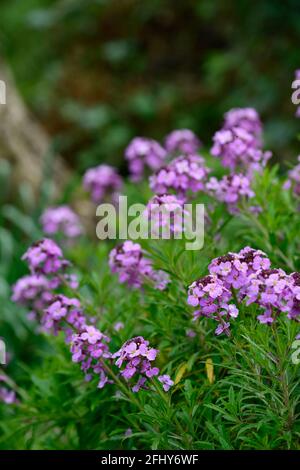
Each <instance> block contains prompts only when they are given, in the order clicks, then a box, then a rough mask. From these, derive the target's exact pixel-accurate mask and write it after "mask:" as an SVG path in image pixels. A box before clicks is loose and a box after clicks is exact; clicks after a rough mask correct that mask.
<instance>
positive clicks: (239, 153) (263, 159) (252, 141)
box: [211, 127, 272, 176]
mask: <svg viewBox="0 0 300 470" xmlns="http://www.w3.org/2000/svg"><path fill="white" fill-rule="evenodd" d="M213 142H214V144H213V147H212V148H211V154H212V155H213V156H214V157H219V158H220V159H221V162H222V165H224V166H225V167H228V168H230V170H231V171H237V170H240V171H246V172H247V175H248V176H252V174H253V172H255V171H258V172H259V171H261V169H262V168H264V167H265V166H266V163H267V161H268V160H269V159H270V158H271V156H272V153H271V152H269V151H266V152H264V151H262V150H261V149H260V148H259V147H258V146H257V139H256V137H255V136H254V135H253V134H251V133H249V132H248V131H247V130H246V129H244V128H243V127H232V128H230V129H221V130H220V131H218V132H216V133H215V135H214V137H213Z"/></svg>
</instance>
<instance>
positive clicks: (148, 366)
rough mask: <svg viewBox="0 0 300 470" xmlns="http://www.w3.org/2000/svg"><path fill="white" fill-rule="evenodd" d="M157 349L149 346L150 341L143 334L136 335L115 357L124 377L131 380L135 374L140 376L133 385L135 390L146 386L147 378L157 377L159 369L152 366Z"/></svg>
mask: <svg viewBox="0 0 300 470" xmlns="http://www.w3.org/2000/svg"><path fill="white" fill-rule="evenodd" d="M157 353H158V351H157V349H154V348H151V347H149V341H146V340H145V339H144V338H143V337H142V336H136V337H135V338H132V339H130V340H128V341H126V343H124V344H123V346H122V347H121V349H120V350H119V351H117V352H116V353H115V354H114V355H113V358H117V360H116V362H115V364H116V366H117V367H119V368H120V369H121V367H122V366H123V365H125V367H124V368H123V370H122V371H121V375H122V377H123V378H124V379H125V380H127V381H129V380H131V379H132V378H133V377H134V376H138V381H137V383H136V384H135V385H134V386H133V387H132V391H133V392H138V391H139V390H140V388H145V383H146V381H147V378H152V377H155V376H157V375H158V374H159V369H158V368H157V367H153V366H152V362H153V361H154V360H155V358H156V356H157Z"/></svg>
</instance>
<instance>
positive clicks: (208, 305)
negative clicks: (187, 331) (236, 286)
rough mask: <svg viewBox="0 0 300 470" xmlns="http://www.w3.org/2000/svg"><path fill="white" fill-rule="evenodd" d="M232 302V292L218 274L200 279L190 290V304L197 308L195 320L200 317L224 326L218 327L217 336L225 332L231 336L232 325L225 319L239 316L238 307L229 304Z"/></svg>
mask: <svg viewBox="0 0 300 470" xmlns="http://www.w3.org/2000/svg"><path fill="white" fill-rule="evenodd" d="M231 300H232V293H231V291H230V290H229V289H228V288H227V287H226V286H225V283H223V281H222V280H221V279H219V278H218V276H217V275H216V274H210V275H208V276H205V277H203V278H201V279H198V280H197V281H195V282H193V283H192V284H191V286H190V287H189V290H188V300H187V302H188V304H189V305H191V306H192V307H197V310H196V311H195V312H194V320H197V318H198V317H200V316H204V317H208V318H212V319H214V320H216V321H217V322H219V323H220V325H223V326H218V328H217V330H216V334H221V333H222V332H223V331H225V333H226V334H229V326H230V323H229V322H226V321H225V319H226V320H229V319H230V318H236V317H237V316H238V309H237V307H236V306H235V305H234V304H230V303H229V302H230V301H231ZM222 328H223V329H222Z"/></svg>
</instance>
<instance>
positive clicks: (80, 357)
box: [71, 325, 111, 388]
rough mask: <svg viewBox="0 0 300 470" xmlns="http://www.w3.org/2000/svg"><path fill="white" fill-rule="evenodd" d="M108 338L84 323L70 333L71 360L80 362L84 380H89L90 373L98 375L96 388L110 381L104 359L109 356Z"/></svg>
mask: <svg viewBox="0 0 300 470" xmlns="http://www.w3.org/2000/svg"><path fill="white" fill-rule="evenodd" d="M109 341H110V338H109V337H108V336H106V335H104V334H103V333H101V331H99V330H98V329H97V328H95V327H94V326H90V325H84V326H83V327H82V329H81V331H79V332H78V333H75V334H73V335H72V338H71V353H72V361H73V362H76V363H80V364H81V370H82V371H83V372H84V373H85V376H86V380H87V381H88V380H91V378H92V374H96V375H99V383H98V388H103V387H104V386H105V384H106V383H108V382H111V381H110V380H109V379H108V377H107V374H106V370H105V364H104V361H103V360H105V359H109V358H111V353H110V352H109V348H108V344H107V343H109Z"/></svg>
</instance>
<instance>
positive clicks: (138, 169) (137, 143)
mask: <svg viewBox="0 0 300 470" xmlns="http://www.w3.org/2000/svg"><path fill="white" fill-rule="evenodd" d="M166 155H167V152H166V150H165V149H164V148H163V147H162V146H161V145H160V144H159V143H158V142H156V141H155V140H153V139H147V138H145V137H135V138H134V139H133V140H132V141H131V142H130V144H129V145H128V147H127V148H126V150H125V158H126V160H127V161H128V165H129V172H130V176H131V179H132V181H140V180H141V179H142V178H143V176H144V172H145V168H149V169H150V170H152V171H155V170H157V169H158V168H160V167H161V166H162V164H163V161H164V159H165V158H166Z"/></svg>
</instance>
